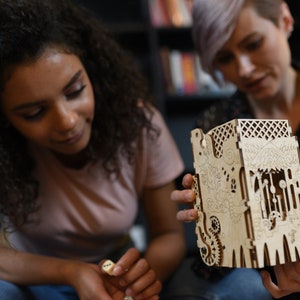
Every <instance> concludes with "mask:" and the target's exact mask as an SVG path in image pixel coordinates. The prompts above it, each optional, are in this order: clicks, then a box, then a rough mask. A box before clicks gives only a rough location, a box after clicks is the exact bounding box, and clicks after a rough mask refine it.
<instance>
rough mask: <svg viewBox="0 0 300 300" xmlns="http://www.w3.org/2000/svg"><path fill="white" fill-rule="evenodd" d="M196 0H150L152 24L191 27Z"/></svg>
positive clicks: (155, 25) (156, 25)
mask: <svg viewBox="0 0 300 300" xmlns="http://www.w3.org/2000/svg"><path fill="white" fill-rule="evenodd" d="M193 1H194V0H148V2H149V11H150V18H151V23H152V26H154V27H170V26H175V27H189V26H191V25H192V16H191V11H192V6H193Z"/></svg>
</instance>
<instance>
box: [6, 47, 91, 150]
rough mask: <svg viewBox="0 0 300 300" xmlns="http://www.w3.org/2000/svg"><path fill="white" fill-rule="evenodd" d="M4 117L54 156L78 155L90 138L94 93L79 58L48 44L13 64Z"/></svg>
mask: <svg viewBox="0 0 300 300" xmlns="http://www.w3.org/2000/svg"><path fill="white" fill-rule="evenodd" d="M1 106H2V109H3V112H4V114H5V116H6V117H7V119H8V121H9V122H10V124H11V125H12V126H14V127H15V128H16V129H17V130H18V131H19V132H20V133H21V134H22V135H23V136H24V137H26V138H27V139H28V140H30V141H31V142H33V143H35V144H37V145H40V146H42V147H45V148H48V149H49V150H52V151H54V152H56V153H59V154H67V155H72V154H77V153H79V152H80V151H81V150H83V149H84V148H85V147H86V146H87V145H88V142H89V140H90V136H91V129H92V121H93V116H94V94H93V89H92V85H91V82H90V80H89V78H88V75H87V73H86V71H85V68H84V66H83V65H82V63H81V61H80V59H79V58H78V57H77V56H75V55H73V54H67V53H65V52H63V51H61V50H58V49H54V48H48V49H46V51H45V52H44V53H43V55H42V56H41V57H40V58H39V59H38V60H37V61H35V62H32V63H28V64H23V65H20V66H18V67H16V68H15V69H14V70H13V73H12V75H11V77H10V78H9V80H8V81H7V83H6V85H5V88H4V92H3V94H2V95H1Z"/></svg>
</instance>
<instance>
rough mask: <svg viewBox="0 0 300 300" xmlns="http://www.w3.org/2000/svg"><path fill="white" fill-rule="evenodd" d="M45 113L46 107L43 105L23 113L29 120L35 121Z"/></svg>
mask: <svg viewBox="0 0 300 300" xmlns="http://www.w3.org/2000/svg"><path fill="white" fill-rule="evenodd" d="M44 113H45V108H43V107H39V108H36V109H34V110H33V111H31V112H28V113H26V114H23V116H22V117H23V118H24V119H25V120H27V121H35V120H38V119H39V118H41V117H42V116H43V115H44Z"/></svg>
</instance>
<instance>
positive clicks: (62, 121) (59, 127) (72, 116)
mask: <svg viewBox="0 0 300 300" xmlns="http://www.w3.org/2000/svg"><path fill="white" fill-rule="evenodd" d="M77 120H78V114H77V113H76V111H74V110H72V109H71V108H70V107H68V105H67V104H60V105H58V106H57V107H56V109H55V115H54V127H55V129H56V131H59V132H68V131H71V130H72V129H73V128H74V127H75V125H76V123H77Z"/></svg>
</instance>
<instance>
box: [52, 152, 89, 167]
mask: <svg viewBox="0 0 300 300" xmlns="http://www.w3.org/2000/svg"><path fill="white" fill-rule="evenodd" d="M53 154H54V155H55V157H56V158H57V159H58V160H59V161H60V162H61V164H62V165H64V166H65V167H67V168H71V169H81V168H83V167H84V166H85V165H86V164H87V163H88V162H89V159H88V157H87V154H86V152H85V151H83V152H80V153H77V154H73V155H68V154H62V153H57V152H53Z"/></svg>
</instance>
